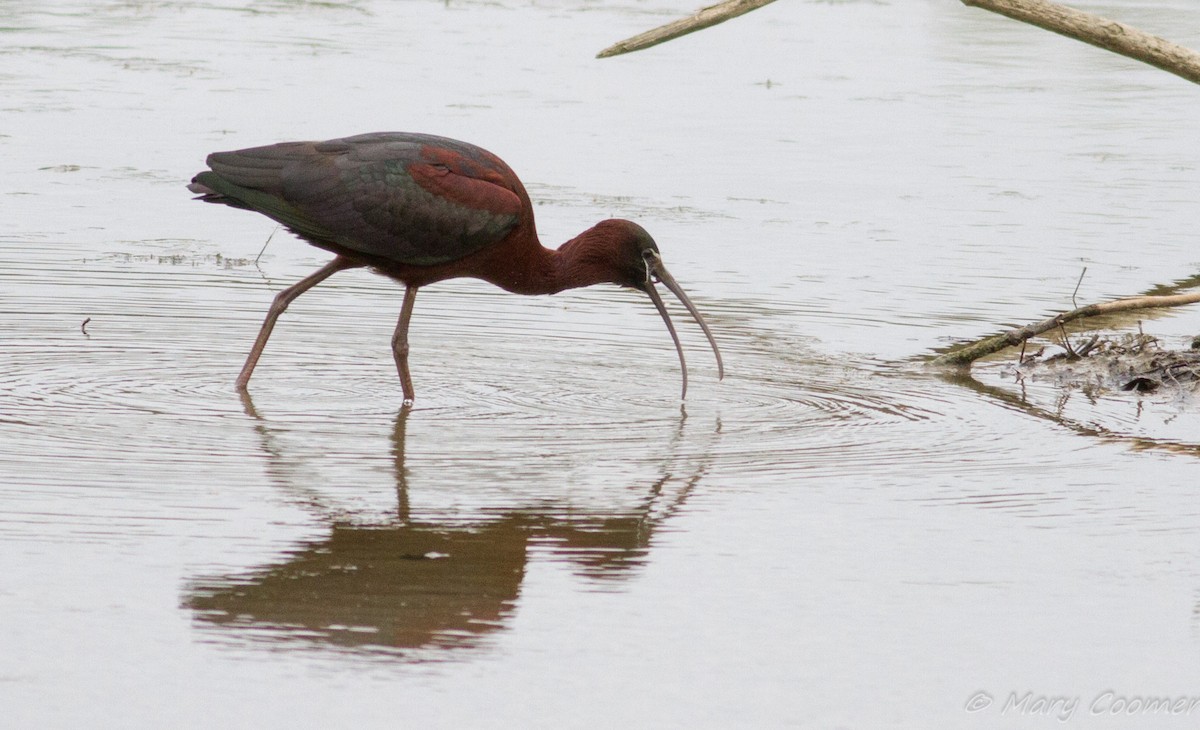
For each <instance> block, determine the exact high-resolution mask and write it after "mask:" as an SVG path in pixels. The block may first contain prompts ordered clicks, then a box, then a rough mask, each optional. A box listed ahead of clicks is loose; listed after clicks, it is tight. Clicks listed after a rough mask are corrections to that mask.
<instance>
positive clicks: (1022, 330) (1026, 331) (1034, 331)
mask: <svg viewBox="0 0 1200 730" xmlns="http://www.w3.org/2000/svg"><path fill="white" fill-rule="evenodd" d="M1197 302H1200V292H1191V293H1189V294H1172V295H1168V296H1141V297H1128V298H1126V299H1115V300H1113V301H1111V302H1100V303H1098V304H1089V305H1087V306H1084V307H1079V308H1078V309H1073V310H1071V311H1070V312H1064V313H1062V314H1056V315H1054V316H1053V317H1050V318H1049V319H1044V320H1042V321H1041V322H1034V323H1033V324H1027V325H1025V326H1024V327H1019V328H1017V329H1015V330H1010V331H1008V332H1004V333H1001V334H998V335H992V336H991V337H985V338H983V339H981V340H976V341H974V342H971V343H969V344H966V345H963V346H962V347H958V348H955V349H953V350H951V351H950V352H946V353H943V354H941V355H938V356H937V357H936V358H934V359H933V364H934V365H970V364H971V363H972V362H974V361H976V360H978V359H979V358H981V357H983V356H985V355H991V354H992V353H994V352H999V351H1001V350H1003V349H1004V348H1006V347H1012V346H1013V345H1019V344H1021V343H1022V342H1024V341H1026V340H1028V339H1030V338H1031V337H1036V336H1038V335H1040V334H1043V333H1045V332H1049V331H1050V330H1052V329H1057V328H1058V327H1061V326H1062V325H1063V324H1064V323H1066V322H1071V321H1073V320H1076V319H1083V318H1085V317H1096V316H1099V315H1102V314H1113V313H1115V312H1129V311H1132V310H1136V309H1158V308H1160V307H1178V306H1182V305H1184V304H1195V303H1197Z"/></svg>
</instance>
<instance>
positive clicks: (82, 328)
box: [79, 317, 92, 337]
mask: <svg viewBox="0 0 1200 730" xmlns="http://www.w3.org/2000/svg"><path fill="white" fill-rule="evenodd" d="M91 321H92V318H91V317H88V318H86V319H84V320H83V321H82V322H80V323H79V331H80V332H82V333H83V336H84V337H91V335H89V334H88V331H87V323H88V322H91Z"/></svg>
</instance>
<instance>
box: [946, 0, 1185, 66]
mask: <svg viewBox="0 0 1200 730" xmlns="http://www.w3.org/2000/svg"><path fill="white" fill-rule="evenodd" d="M962 4H963V5H967V6H970V7H977V8H983V9H984V10H990V11H992V12H993V13H999V14H1000V15H1004V16H1007V17H1009V18H1012V19H1013V20H1020V21H1022V22H1024V23H1029V24H1030V25H1036V26H1037V27H1039V28H1042V29H1044V30H1048V31H1052V32H1054V33H1058V34H1060V35H1065V36H1067V37H1068V38H1074V39H1075V40H1077V41H1083V42H1084V43H1090V44H1091V45H1093V46H1097V47H1099V48H1103V49H1104V50H1106V51H1112V52H1113V53H1118V54H1120V55H1122V56H1126V57H1128V58H1132V59H1134V60H1135V61H1141V62H1143V63H1148V64H1150V65H1151V66H1154V67H1155V68H1160V69H1162V70H1163V71H1169V72H1170V73H1173V74H1175V75H1176V76H1180V77H1182V78H1185V79H1187V80H1188V81H1191V82H1192V83H1195V84H1200V53H1197V52H1196V51H1193V50H1191V49H1190V48H1185V47H1183V46H1180V45H1177V44H1175V43H1172V42H1170V41H1168V40H1164V39H1162V38H1159V37H1158V36H1155V35H1150V34H1149V33H1146V32H1143V31H1140V30H1138V29H1137V28H1134V27H1132V26H1128V25H1125V24H1124V23H1118V22H1116V21H1115V20H1108V19H1107V18H1101V17H1099V16H1097V15H1092V14H1090V13H1085V12H1083V11H1082V10H1076V9H1074V8H1068V7H1066V6H1064V5H1058V4H1056V3H1052V2H1048V0H962Z"/></svg>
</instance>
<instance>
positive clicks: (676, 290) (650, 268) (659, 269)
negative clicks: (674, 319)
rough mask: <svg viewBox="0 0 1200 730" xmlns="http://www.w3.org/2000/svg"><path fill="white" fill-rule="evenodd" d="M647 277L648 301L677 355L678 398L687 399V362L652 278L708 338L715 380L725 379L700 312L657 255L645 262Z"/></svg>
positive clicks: (710, 335)
mask: <svg viewBox="0 0 1200 730" xmlns="http://www.w3.org/2000/svg"><path fill="white" fill-rule="evenodd" d="M647 274H648V275H647V277H646V288H645V292H646V293H647V294H649V295H650V301H652V302H654V306H655V307H656V308H657V309H658V313H659V315H661V316H662V319H663V322H664V323H666V325H667V332H670V333H671V340H672V341H673V342H674V343H675V352H677V353H679V367H680V369H681V370H682V372H683V393H682V394H681V395H680V398H687V383H688V373H687V361H686V360H684V359H683V345H681V344H680V343H679V335H678V333H676V332H675V325H674V324H672V323H671V317H670V316H669V315H668V314H667V307H666V305H665V304H663V300H662V297H660V296H659V295H658V290H657V289H655V288H654V281H653V279H654V278H657V279H658V280H659V281H660V282H662V283H663V285H664V286H666V287H667V288H668V289H670V290H671V293H672V294H674V295H675V297H676V298H678V299H679V301H680V302H681V303H682V304H683V306H684V307H686V308H687V311H688V314H690V315H692V319H694V320H696V324H698V325H700V329H702V330H704V336H705V337H707V338H708V344H709V345H712V351H713V354H714V355H716V357H717V379H722V378H724V377H725V365H724V363H722V362H721V350H720V349H718V348H717V341H716V339H714V338H713V335H712V331H711V330H710V329H709V328H708V324H707V323H706V322H705V321H704V317H701V316H700V310H698V309H696V305H695V304H692V300H691V299H688V296H687V294H684V293H683V287H681V286H679V282H677V281H675V277H673V276H671V274H670V272H668V271H667V267H666V266H664V265H663V262H662V258H661V257H659V256H657V255H652V256H651V257H649V260H648V261H647Z"/></svg>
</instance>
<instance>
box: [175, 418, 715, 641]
mask: <svg viewBox="0 0 1200 730" xmlns="http://www.w3.org/2000/svg"><path fill="white" fill-rule="evenodd" d="M243 398H244V402H245V403H246V406H247V411H248V413H249V414H250V415H251V416H252V417H254V418H255V419H256V422H257V423H256V428H257V430H258V433H259V435H260V437H261V438H262V441H263V446H264V451H265V452H266V453H267V455H268V460H269V462H274V463H275V468H271V469H270V472H271V473H272V475H273V476H272V479H273V480H275V481H276V482H277V483H279V484H280V486H281V487H282V488H284V489H286V490H288V491H290V492H292V493H293V494H295V492H296V488H295V487H294V486H292V484H291V483H290V481H287V480H286V466H283V465H281V464H280V463H279V462H281V461H282V460H284V459H286V457H285V455H284V454H283V453H282V452H281V451H280V449H279V448H278V446H277V444H276V443H274V441H275V439H274V437H273V434H272V429H271V428H270V426H269V425H268V423H267V422H266V421H265V420H264V419H263V418H262V417H261V416H259V415H258V414H257V413H256V412H255V411H254V406H253V403H252V402H250V400H249V395H248V394H246V395H244V396H243ZM410 413H411V411H410V410H409V409H403V410H401V411H400V412H399V413H398V415H397V417H396V421H395V427H394V432H393V436H392V442H393V454H394V457H395V479H396V491H397V499H398V510H397V515H396V519H395V520H394V521H389V522H388V523H387V524H382V525H366V526H364V525H359V524H349V523H348V522H346V521H344V520H332V524H331V527H330V530H329V534H328V535H327V536H325V537H324V538H323V539H320V540H317V541H315V542H309V543H307V544H304V545H302V546H300V547H299V548H298V549H295V550H293V551H291V553H290V554H289V555H288V557H287V559H286V560H284V561H283V562H279V563H276V564H272V565H268V566H264V567H261V568H259V569H256V570H253V571H251V572H250V573H249V574H244V573H243V574H239V575H232V576H222V577H210V578H202V579H197V580H195V581H193V582H192V583H191V585H189V586H188V587H187V588H186V590H185V597H184V601H183V603H184V606H185V607H186V608H188V609H191V610H192V611H193V612H194V616H195V619H196V621H197V625H198V626H199V627H201V628H202V629H205V630H209V631H212V630H218V631H220V632H221V633H222V634H223V637H222V638H234V639H243V640H250V641H269V642H272V643H276V642H280V641H283V642H301V643H306V644H309V645H317V646H320V645H324V646H335V647H337V646H340V647H352V648H361V649H366V650H372V651H380V650H385V651H389V650H399V651H400V652H401V654H403V655H405V656H406V657H407V658H409V659H412V660H418V661H419V660H429V659H436V658H439V657H443V658H445V657H448V656H449V655H447V654H445V652H446V651H447V650H457V649H469V648H472V647H478V646H480V645H481V644H482V643H483V642H484V641H485V640H486V639H487V637H488V636H489V634H492V633H493V632H496V631H499V630H501V629H503V628H504V627H505V626H506V625H507V622H508V621H509V620H510V619H511V616H512V614H513V612H514V610H515V607H516V604H517V599H518V596H519V593H520V589H521V583H522V580H523V579H524V575H525V570H526V566H527V564H528V563H529V560H530V553H531V550H530V547H531V544H536V545H537V546H538V547H537V548H535V550H534V553H535V554H536V555H549V556H553V557H554V558H557V559H560V560H566V561H567V562H569V564H571V565H572V566H574V567H575V569H576V571H577V572H578V573H581V574H583V575H584V576H586V578H587V579H588V580H593V581H602V582H605V583H610V582H612V581H619V580H621V579H622V578H623V577H624V576H628V575H629V574H630V572H631V570H632V569H634V568H635V567H636V566H638V565H640V564H642V562H643V561H644V559H645V557H646V555H647V552H648V550H649V542H650V538H651V536H652V535H653V533H654V531H655V529H656V528H657V526H658V525H660V524H661V523H662V522H663V521H664V520H666V519H668V518H669V517H670V516H671V515H672V514H673V513H674V512H675V511H676V510H677V509H678V508H679V507H680V506H681V505H682V504H683V503H684V502H685V501H686V500H687V498H688V495H689V494H690V493H691V492H692V490H693V489H694V488H695V486H696V484H697V483H699V481H700V480H701V478H702V477H703V475H704V472H705V471H706V469H707V468H708V466H709V459H710V458H711V457H710V454H711V451H712V449H711V448H704V449H702V450H701V451H699V452H693V456H692V458H690V459H688V458H685V457H683V456H680V455H679V452H680V451H681V449H680V448H679V446H680V442H681V439H682V437H683V434H684V426H685V422H686V414H685V413H684V412H683V411H682V409H681V413H680V418H679V421H678V424H677V426H676V430H675V433H674V435H673V437H672V439H671V443H670V446H669V447H668V449H667V451H668V453H667V454H666V455H665V456H664V457H663V465H662V468H661V474H660V476H659V477H658V478H657V479H656V480H655V481H653V482H652V483H648V484H647V485H646V487H645V493H644V497H642V498H640V503H637V504H634V505H631V506H630V507H628V508H626V509H620V508H614V509H613V511H611V512H609V513H606V514H596V513H594V512H593V513H592V514H589V515H586V516H583V517H580V516H578V515H576V514H573V513H572V514H568V512H570V511H569V510H567V509H565V508H559V509H557V510H556V509H555V507H554V506H553V505H551V506H543V507H539V508H537V509H529V508H525V509H518V508H514V509H512V510H511V511H509V512H501V513H499V514H497V516H496V517H494V518H493V519H491V520H489V521H487V522H484V523H472V524H464V523H463V522H455V521H449V520H446V521H440V522H439V521H437V520H432V521H431V520H423V519H421V517H420V516H418V515H414V514H412V513H411V510H410V507H409V501H408V488H409V485H408V480H409V472H408V468H407V467H406V465H405V435H406V429H407V423H408V419H409V418H410ZM719 433H720V425H719V422H718V423H717V425H716V429H715V430H714V432H713V434H712V438H716V437H717V436H718V435H719ZM709 446H711V444H709ZM689 462H690V463H689ZM683 467H690V468H687V472H688V473H687V474H686V475H676V474H674V473H673V472H674V470H675V469H676V468H683ZM302 501H303V502H304V503H305V504H306V505H307V506H309V508H310V509H312V510H314V511H317V512H318V513H319V514H320V516H321V518H322V519H330V516H329V514H330V512H329V511H328V510H326V509H324V508H323V507H322V505H321V504H320V500H319V498H317V497H314V496H313V495H312V494H311V493H310V494H308V495H306V496H304V497H303V500H302Z"/></svg>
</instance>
